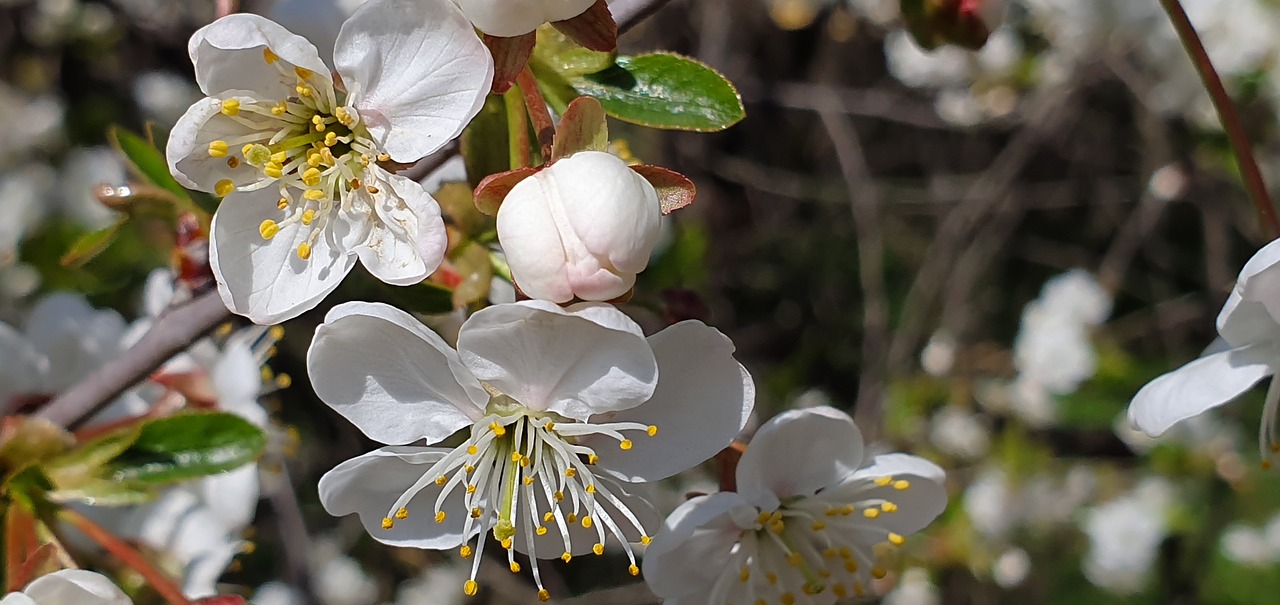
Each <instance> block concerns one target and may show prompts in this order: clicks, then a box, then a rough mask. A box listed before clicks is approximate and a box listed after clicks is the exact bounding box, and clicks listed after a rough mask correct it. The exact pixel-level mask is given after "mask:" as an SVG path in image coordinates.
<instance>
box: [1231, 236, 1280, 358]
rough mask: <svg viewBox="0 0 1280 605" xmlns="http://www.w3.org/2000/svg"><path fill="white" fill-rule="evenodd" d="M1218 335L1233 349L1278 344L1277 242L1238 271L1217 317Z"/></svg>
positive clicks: (1279, 265)
mask: <svg viewBox="0 0 1280 605" xmlns="http://www.w3.org/2000/svg"><path fill="white" fill-rule="evenodd" d="M1218 333H1219V334H1221V335H1222V337H1223V338H1225V339H1226V341H1227V342H1229V343H1231V344H1232V345H1233V346H1237V347H1239V346H1244V345H1247V344H1253V343H1260V342H1267V341H1270V342H1276V341H1280V240H1276V241H1274V242H1271V243H1270V244H1267V245H1266V246H1264V247H1263V248H1262V249H1261V250H1259V251H1258V252H1257V253H1256V254H1254V255H1253V258H1250V259H1249V262H1247V263H1245V265H1244V268H1243V269H1241V270H1240V276H1239V277H1238V278H1237V279H1236V286H1235V288H1233V289H1232V290H1231V295H1230V296H1229V297H1228V298H1227V303H1226V304H1225V305H1223V307H1222V312H1221V313H1219V314H1218Z"/></svg>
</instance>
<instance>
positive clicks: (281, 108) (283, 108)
mask: <svg viewBox="0 0 1280 605" xmlns="http://www.w3.org/2000/svg"><path fill="white" fill-rule="evenodd" d="M288 111H289V104H288V103H285V102H284V101H280V102H279V103H276V104H275V105H272V106H271V115H273V116H282V115H284V114H285V113H286V112H288Z"/></svg>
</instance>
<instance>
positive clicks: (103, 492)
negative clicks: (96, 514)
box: [46, 477, 155, 506]
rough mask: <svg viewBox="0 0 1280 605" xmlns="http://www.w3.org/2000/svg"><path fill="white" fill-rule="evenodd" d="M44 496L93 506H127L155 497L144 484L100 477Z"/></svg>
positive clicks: (55, 500) (58, 500)
mask: <svg viewBox="0 0 1280 605" xmlns="http://www.w3.org/2000/svg"><path fill="white" fill-rule="evenodd" d="M46 496H47V497H48V498H49V499H50V500H52V501H54V502H83V503H85V504H90V505H93V506H128V505H130V504H142V503H143V502H148V501H150V500H151V499H152V498H154V497H155V492H154V491H152V489H151V488H150V487H148V486H147V485H146V484H139V483H122V482H120V481H114V480H111V479H103V478H101V477H92V478H89V479H87V480H85V481H82V482H80V483H77V484H76V485H75V487H69V488H66V489H55V490H53V491H51V492H49V493H48V494H46Z"/></svg>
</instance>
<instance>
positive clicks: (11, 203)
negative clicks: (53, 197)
mask: <svg viewBox="0 0 1280 605" xmlns="http://www.w3.org/2000/svg"><path fill="white" fill-rule="evenodd" d="M52 184H53V170H51V169H50V168H49V167H48V166H45V165H43V164H30V165H27V166H24V167H22V168H19V169H17V170H13V171H10V172H8V173H6V174H4V175H2V176H0V267H10V266H13V265H14V264H16V263H17V262H18V244H20V243H22V240H23V239H24V238H25V237H26V235H27V233H28V232H29V231H31V230H32V229H34V228H36V227H37V226H38V225H39V224H40V221H41V220H42V219H43V218H44V216H45V214H46V213H47V211H48V204H47V202H46V199H45V196H46V195H48V191H49V188H50V186H51V185H52Z"/></svg>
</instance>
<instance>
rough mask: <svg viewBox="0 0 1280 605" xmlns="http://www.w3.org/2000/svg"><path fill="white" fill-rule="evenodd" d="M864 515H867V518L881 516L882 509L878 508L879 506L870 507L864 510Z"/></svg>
mask: <svg viewBox="0 0 1280 605" xmlns="http://www.w3.org/2000/svg"><path fill="white" fill-rule="evenodd" d="M862 516H864V517H866V518H868V519H874V518H876V517H879V516H880V509H878V508H868V509H866V510H864V511H862Z"/></svg>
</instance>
